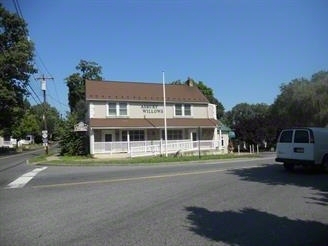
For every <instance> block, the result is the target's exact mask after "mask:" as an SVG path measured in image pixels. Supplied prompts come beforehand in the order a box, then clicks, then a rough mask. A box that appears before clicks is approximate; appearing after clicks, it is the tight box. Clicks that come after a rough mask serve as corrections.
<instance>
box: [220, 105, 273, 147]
mask: <svg viewBox="0 0 328 246" xmlns="http://www.w3.org/2000/svg"><path fill="white" fill-rule="evenodd" d="M268 112H269V105H267V104H264V103H260V104H248V103H240V104H237V105H236V106H234V107H233V108H232V110H231V111H228V112H227V113H226V114H225V116H224V119H223V121H224V123H225V124H228V125H229V126H231V127H232V128H233V129H234V131H235V132H236V135H237V138H238V140H239V141H241V142H245V143H247V144H263V143H264V142H266V143H269V144H270V143H271V133H270V132H271V130H270V129H269V127H268V126H269V124H268V120H269V115H268Z"/></svg>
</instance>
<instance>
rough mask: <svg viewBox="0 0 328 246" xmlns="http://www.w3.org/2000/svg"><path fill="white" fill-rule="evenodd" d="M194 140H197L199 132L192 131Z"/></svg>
mask: <svg viewBox="0 0 328 246" xmlns="http://www.w3.org/2000/svg"><path fill="white" fill-rule="evenodd" d="M192 141H193V142H194V141H197V132H193V133H192Z"/></svg>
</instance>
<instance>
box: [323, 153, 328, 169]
mask: <svg viewBox="0 0 328 246" xmlns="http://www.w3.org/2000/svg"><path fill="white" fill-rule="evenodd" d="M321 168H322V170H323V171H324V172H327V173H328V155H326V156H325V157H324V159H323V162H322V165H321Z"/></svg>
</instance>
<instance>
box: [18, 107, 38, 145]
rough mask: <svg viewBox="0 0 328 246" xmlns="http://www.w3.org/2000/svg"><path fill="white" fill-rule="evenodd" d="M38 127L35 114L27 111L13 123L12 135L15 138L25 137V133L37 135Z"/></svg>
mask: <svg viewBox="0 0 328 246" xmlns="http://www.w3.org/2000/svg"><path fill="white" fill-rule="evenodd" d="M39 129H40V128H39V124H38V120H37V118H36V115H35V114H33V113H31V112H30V111H27V112H26V113H25V114H24V116H23V118H22V119H21V120H20V121H18V122H17V124H15V128H14V130H13V132H12V135H13V136H14V138H17V139H25V137H26V136H27V135H34V136H35V135H37V134H38V133H39V132H40V131H39Z"/></svg>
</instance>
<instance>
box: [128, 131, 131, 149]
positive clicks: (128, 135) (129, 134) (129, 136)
mask: <svg viewBox="0 0 328 246" xmlns="http://www.w3.org/2000/svg"><path fill="white" fill-rule="evenodd" d="M127 140H128V153H130V152H131V148H130V131H129V130H128V131H127Z"/></svg>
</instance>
